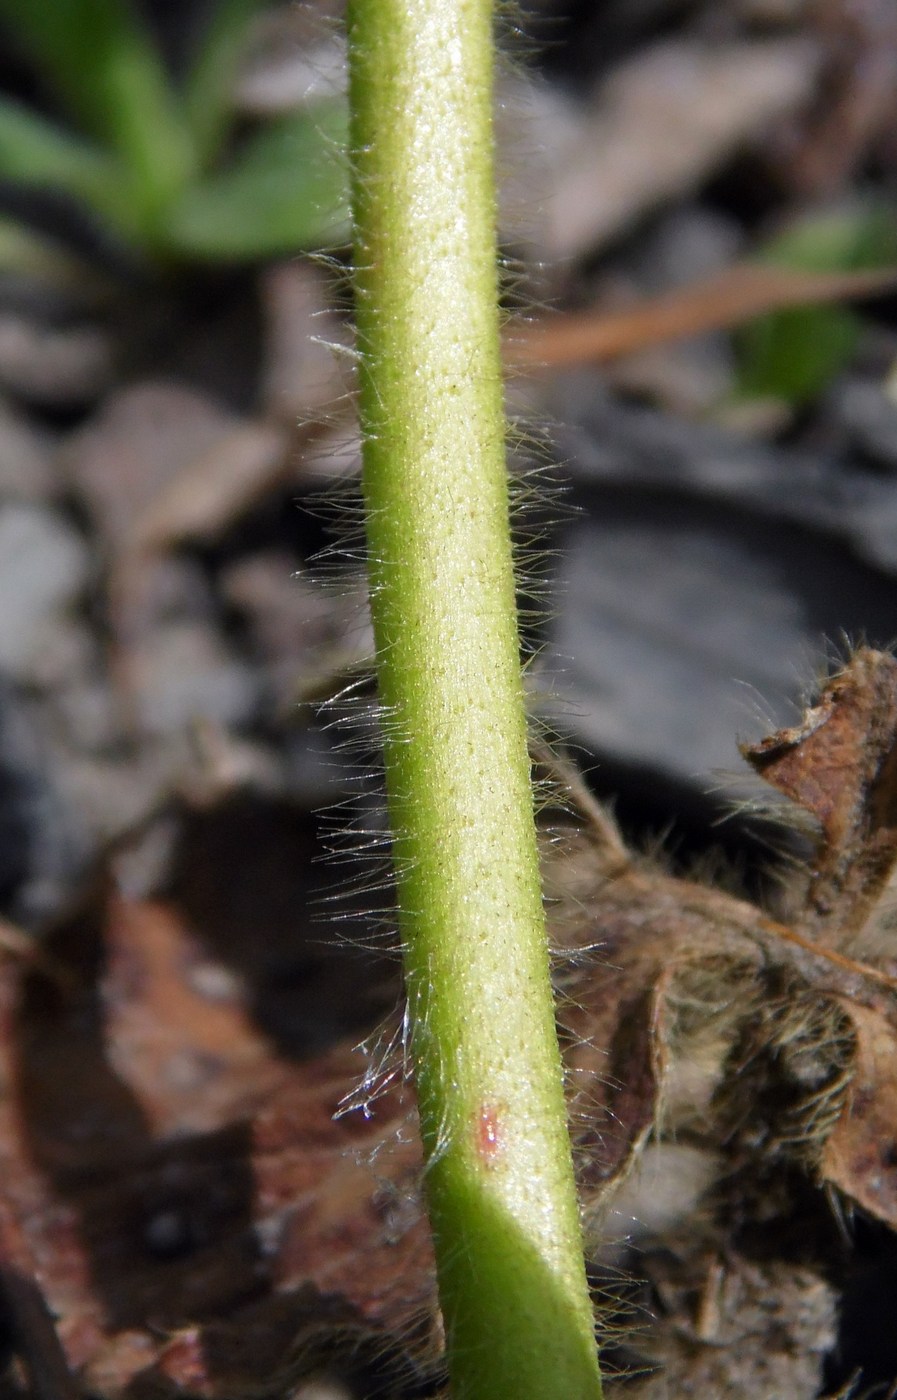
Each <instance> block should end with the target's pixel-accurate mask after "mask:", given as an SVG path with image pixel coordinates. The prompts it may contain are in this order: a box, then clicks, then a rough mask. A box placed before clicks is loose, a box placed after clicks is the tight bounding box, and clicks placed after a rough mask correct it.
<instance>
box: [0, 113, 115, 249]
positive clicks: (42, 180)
mask: <svg viewBox="0 0 897 1400" xmlns="http://www.w3.org/2000/svg"><path fill="white" fill-rule="evenodd" d="M126 178H127V177H126V172H124V171H123V170H122V168H121V166H120V165H119V162H118V161H117V160H116V159H115V157H114V156H111V155H109V154H108V153H107V152H106V151H104V150H102V149H100V148H99V147H97V146H93V145H91V144H90V143H89V142H87V141H82V140H81V139H80V138H79V137H76V136H72V135H71V134H70V133H69V132H68V131H64V130H63V129H62V128H61V127H58V126H55V125H54V124H53V123H52V122H48V121H45V120H44V118H43V117H39V116H37V115H36V114H35V113H34V112H31V111H29V110H28V108H27V107H22V106H21V105H20V104H19V103H18V102H13V101H11V100H10V99H8V98H2V97H0V179H4V180H9V181H14V182H16V183H21V184H23V185H31V186H35V187H38V188H47V189H56V190H63V191H64V192H65V193H66V194H69V195H73V196H74V197H75V198H76V199H80V200H83V201H84V202H85V203H86V204H88V205H90V206H91V208H93V209H94V210H95V211H96V212H97V213H99V214H101V215H102V216H103V217H104V218H106V219H108V220H110V221H111V222H112V223H114V224H115V225H116V226H117V227H122V226H123V225H124V227H125V229H127V226H128V223H129V216H128V200H127V198H126V195H125V189H124V186H125V183H126ZM131 231H132V232H133V230H131Z"/></svg>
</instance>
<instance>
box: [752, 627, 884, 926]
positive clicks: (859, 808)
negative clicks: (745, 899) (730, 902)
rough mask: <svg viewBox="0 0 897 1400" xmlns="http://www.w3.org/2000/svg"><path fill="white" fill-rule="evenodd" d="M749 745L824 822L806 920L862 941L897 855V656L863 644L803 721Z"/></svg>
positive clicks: (774, 781) (781, 784)
mask: <svg viewBox="0 0 897 1400" xmlns="http://www.w3.org/2000/svg"><path fill="white" fill-rule="evenodd" d="M742 752H743V753H744V756H745V758H746V759H747V760H748V762H749V763H750V764H751V765H752V767H753V768H754V769H755V770H756V771H757V772H758V773H759V774H760V776H761V777H762V778H764V779H765V781H766V782H768V783H770V784H771V785H772V786H773V787H775V788H778V790H779V791H780V792H783V793H784V794H785V796H786V797H789V798H790V799H791V800H792V801H794V802H796V803H797V804H798V805H799V806H800V807H802V808H804V809H805V810H806V811H807V812H809V813H810V814H811V816H812V817H814V818H815V820H816V821H817V822H818V823H819V826H820V829H821V837H820V842H819V849H818V851H817V855H816V859H815V861H814V863H813V870H812V872H811V873H810V878H809V885H808V890H807V896H806V904H805V909H804V911H803V914H802V918H801V922H802V923H803V924H804V925H805V927H807V929H808V931H812V932H813V934H814V935H815V936H816V937H817V938H819V939H820V941H824V942H826V943H830V944H831V945H832V946H835V947H838V948H839V949H842V950H843V949H845V948H846V947H848V946H850V945H852V944H855V942H856V940H857V939H858V937H859V936H860V935H861V934H862V932H863V930H864V928H865V927H866V925H867V924H868V923H869V920H870V918H871V917H872V914H873V912H874V910H875V908H876V905H877V903H878V901H879V899H880V897H881V895H882V893H883V891H884V890H885V888H886V886H887V883H888V880H889V878H890V875H891V871H892V869H893V866H894V863H895V861H897V661H895V660H894V658H893V657H892V656H890V655H888V654H887V653H884V652H876V651H871V650H870V649H869V648H866V647H864V648H861V649H860V650H859V651H857V652H856V654H855V655H854V657H853V659H852V660H851V662H850V665H849V666H848V667H846V668H845V669H844V671H843V672H842V673H841V674H840V675H838V676H835V677H834V678H833V679H832V680H831V681H830V682H829V683H828V685H827V686H826V688H825V690H824V692H823V694H822V696H821V698H820V700H819V703H818V704H816V705H814V706H813V707H812V708H811V709H809V710H807V712H806V714H805V716H804V719H803V720H802V722H801V723H800V724H799V725H797V726H795V727H794V728H792V729H783V730H780V731H779V733H777V734H773V735H772V736H771V737H770V738H768V739H764V740H763V741H762V742H761V743H759V744H753V745H747V746H745V747H744V748H743V749H742Z"/></svg>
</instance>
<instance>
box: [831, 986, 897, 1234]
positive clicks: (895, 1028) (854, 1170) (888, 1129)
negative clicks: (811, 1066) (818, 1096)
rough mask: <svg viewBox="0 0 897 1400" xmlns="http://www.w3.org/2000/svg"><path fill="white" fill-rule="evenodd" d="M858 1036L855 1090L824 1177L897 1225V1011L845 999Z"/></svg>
mask: <svg viewBox="0 0 897 1400" xmlns="http://www.w3.org/2000/svg"><path fill="white" fill-rule="evenodd" d="M842 1004H843V1006H844V1009H845V1011H846V1013H847V1015H848V1017H849V1018H850V1022H851V1024H852V1026H853V1030H854V1033H855V1036H856V1049H855V1052H854V1057H853V1063H852V1066H851V1085H850V1093H849V1097H848V1099H847V1102H846V1104H845V1107H844V1111H843V1113H842V1114H841V1116H840V1118H839V1120H838V1122H837V1124H836V1125H835V1127H834V1129H833V1130H832V1132H831V1134H830V1135H829V1137H828V1139H827V1141H826V1144H825V1148H824V1151H823V1154H822V1162H821V1173H822V1176H823V1178H824V1180H826V1181H828V1182H830V1183H831V1184H832V1186H836V1187H837V1188H838V1190H839V1191H843V1193H844V1195H845V1196H848V1197H849V1198H850V1199H851V1200H853V1201H856V1203H857V1205H860V1206H862V1207H863V1209H864V1210H867V1211H869V1213H870V1214H871V1215H874V1216H877V1217H878V1219H879V1220H884V1221H886V1222H887V1224H888V1225H890V1226H891V1228H892V1229H897V1017H895V1016H894V1008H893V1007H892V1008H891V1013H892V1014H891V1017H890V1018H888V1017H887V1016H884V1015H882V1013H881V1012H880V1011H878V1010H875V1009H873V1008H871V1007H868V1006H863V1005H861V1004H860V1003H858V1002H856V1001H854V1000H845V1001H844V1002H843V1003H842Z"/></svg>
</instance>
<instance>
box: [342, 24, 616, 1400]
mask: <svg viewBox="0 0 897 1400" xmlns="http://www.w3.org/2000/svg"><path fill="white" fill-rule="evenodd" d="M349 44H350V95H351V105H352V118H351V121H352V129H351V134H352V155H353V162H354V207H355V219H356V244H355V258H356V295H357V319H358V337H359V341H358V343H359V350H360V354H361V414H362V425H363V430H364V437H365V448H364V490H365V498H366V508H367V517H368V544H369V557H370V565H369V567H370V575H371V593H372V606H373V612H374V626H375V632H376V638H377V651H378V670H379V681H380V691H381V700H382V704H383V714H384V720H383V729H384V746H385V756H386V770H387V789H388V795H389V802H390V813H391V820H392V826H393V831H394V851H395V863H396V869H397V872H398V885H399V901H400V916H399V917H400V927H401V933H402V937H403V941H404V944H405V949H406V978H407V987H408V998H409V1006H410V1012H411V1019H412V1026H413V1036H412V1046H413V1053H414V1059H415V1068H416V1084H417V1094H418V1101H419V1106H420V1116H421V1127H422V1133H423V1140H424V1147H425V1152H426V1154H427V1173H426V1180H427V1189H428V1197H429V1207H430V1216H431V1221H432V1225H433V1235H434V1241H435V1247H436V1255H437V1269H438V1276H439V1288H440V1298H441V1302H442V1309H443V1314H444V1318H445V1323H446V1333H447V1345H448V1357H449V1368H450V1372H451V1378H452V1385H453V1395H454V1397H455V1400H503V1397H505V1396H507V1397H511V1396H513V1397H515V1400H586V1398H587V1397H588V1400H595V1397H598V1396H600V1393H601V1391H600V1380H599V1375H598V1364H597V1354H596V1349H595V1343H594V1335H593V1319H592V1310H591V1304H590V1300H589V1297H588V1292H587V1288H586V1280H585V1272H584V1267H583V1257H582V1245H581V1239H580V1228H579V1217H578V1210H577V1203H576V1196H575V1189H574V1181H573V1172H572V1167H571V1161H570V1149H569V1140H568V1136H567V1129H566V1118H565V1106H564V1097H563V1087H562V1072H561V1063H560V1056H559V1051H558V1045H557V1039H556V1036H555V1028H554V1015H553V1005H552V997H551V989H550V982H549V974H548V957H547V947H546V936H545V924H544V916H543V911H542V904H541V896H540V888H539V874H538V863H537V854H536V842H535V828H534V821H533V808H532V789H531V780H530V769H529V761H528V756H527V739H526V722H525V715H524V705H523V688H522V683H521V672H520V660H519V643H518V636H517V623H516V612H515V587H514V576H513V569H512V561H511V544H510V534H509V523H508V492H507V478H506V471H505V431H504V427H505V425H504V418H503V410H502V390H501V374H500V359H499V322H498V310H497V275H496V247H495V232H494V225H495V196H494V188H493V174H492V129H491V105H492V10H491V4H490V3H489V0H350V4H349Z"/></svg>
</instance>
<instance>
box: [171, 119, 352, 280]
mask: <svg viewBox="0 0 897 1400" xmlns="http://www.w3.org/2000/svg"><path fill="white" fill-rule="evenodd" d="M347 120H348V118H347V110H346V106H345V104H344V103H343V102H336V101H333V102H326V103H321V104H319V105H318V106H316V107H315V109H314V111H313V112H308V113H306V112H296V113H293V114H292V115H290V116H289V117H286V118H283V119H282V120H281V121H279V122H276V123H273V124H272V125H270V126H266V127H264V128H262V129H261V130H260V131H259V132H258V133H257V134H256V135H255V136H254V137H253V138H251V140H250V141H248V142H247V144H246V145H245V146H244V147H243V150H242V151H241V152H239V153H238V154H237V156H236V157H235V159H234V161H233V163H232V164H231V165H230V166H229V167H228V168H227V170H225V171H222V173H221V174H219V175H215V176H212V177H210V178H208V179H206V180H204V181H201V182H199V183H198V184H196V185H194V186H193V187H192V188H191V189H189V190H188V191H187V192H186V194H185V195H184V196H183V198H182V199H181V201H180V202H179V203H178V204H177V205H176V207H175V208H174V210H173V211H172V214H171V217H170V220H169V222H168V225H167V229H166V235H167V240H168V246H169V247H170V249H171V250H172V251H173V252H175V253H177V254H181V255H184V254H187V255H189V256H191V257H194V258H204V259H210V260H211V259H222V260H234V261H244V260H248V259H253V258H260V257H267V256H271V255H273V254H280V253H290V252H294V251H296V250H297V249H300V248H310V247H320V246H322V245H324V244H328V243H333V242H334V241H337V240H342V239H343V238H344V237H345V236H346V234H347V230H348V172H347V167H346V164H345V160H344V158H343V154H342V152H343V150H344V148H345V141H346V135H347Z"/></svg>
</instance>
